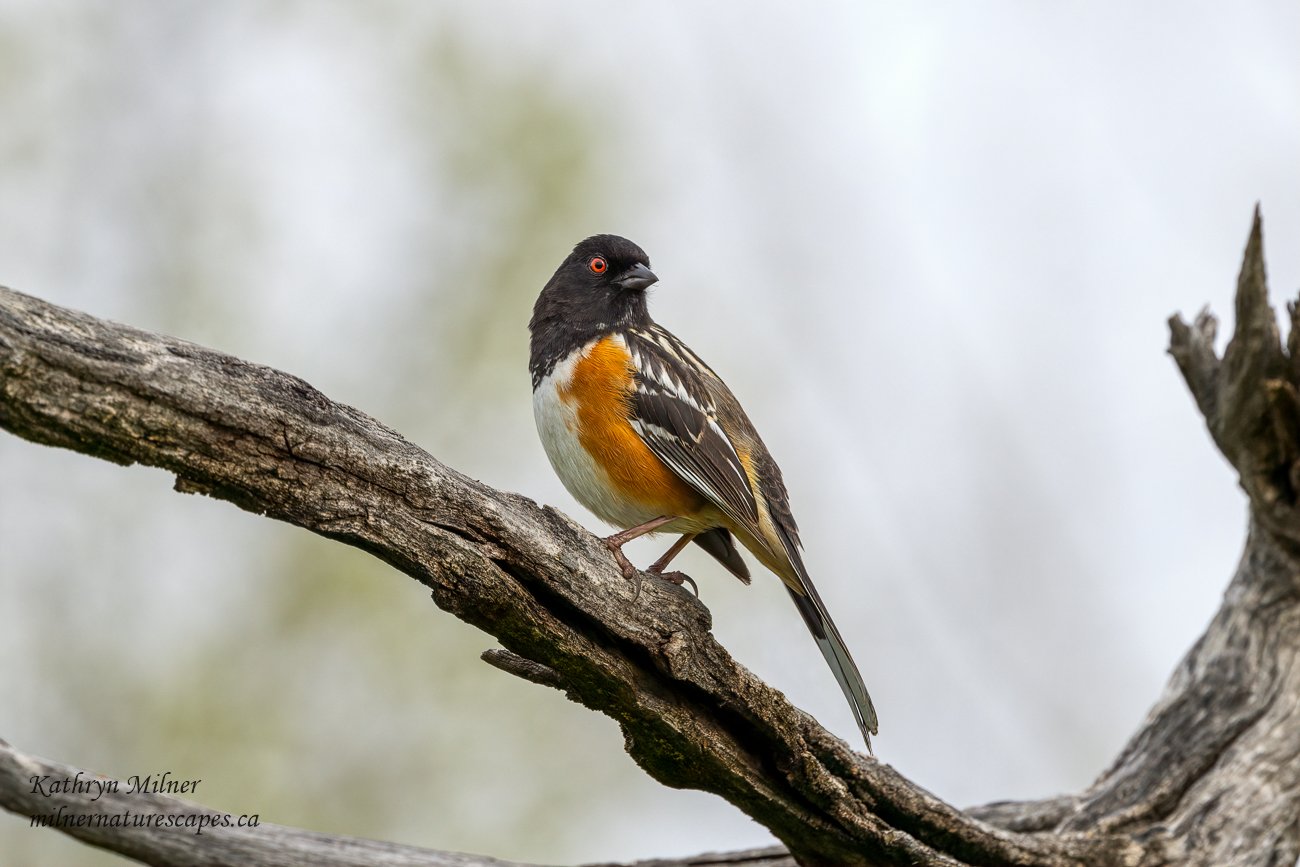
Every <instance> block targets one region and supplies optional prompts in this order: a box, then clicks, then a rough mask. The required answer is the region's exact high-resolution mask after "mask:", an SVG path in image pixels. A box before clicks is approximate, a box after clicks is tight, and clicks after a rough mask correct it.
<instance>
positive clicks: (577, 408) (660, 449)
mask: <svg viewBox="0 0 1300 867" xmlns="http://www.w3.org/2000/svg"><path fill="white" fill-rule="evenodd" d="M658 279H659V278H658V277H657V276H656V275H655V273H654V272H653V271H652V270H650V259H649V257H648V256H647V255H646V253H645V251H644V250H642V249H641V247H639V246H637V245H636V244H635V243H633V242H632V241H629V240H628V239H626V238H623V237H621V236H618V235H593V236H592V237H590V238H586V239H585V240H583V241H580V242H579V243H578V244H577V245H576V246H575V247H574V248H573V250H572V252H571V253H569V255H568V256H567V257H566V258H565V259H564V261H563V262H561V263H560V266H559V268H557V269H556V271H555V274H554V275H553V276H552V277H551V279H550V280H549V281H547V283H546V284H545V286H544V287H543V288H542V291H541V293H540V294H539V295H538V297H537V302H536V304H535V305H534V307H533V314H532V319H531V320H530V322H529V325H528V328H529V332H530V347H529V349H530V352H529V364H528V367H529V372H530V373H531V375H532V386H533V415H534V418H535V420H536V422H537V430H538V434H539V436H540V438H541V441H542V446H543V449H544V450H545V452H546V455H547V457H548V458H549V460H550V463H551V466H552V467H553V468H554V470H555V472H556V474H557V475H558V476H559V477H560V481H561V482H562V483H563V484H564V486H565V488H567V489H568V491H569V493H570V494H572V495H573V497H574V499H576V500H577V501H578V502H579V503H581V504H582V505H583V506H584V507H585V508H587V509H589V510H590V511H591V512H592V513H594V514H595V515H596V517H598V518H600V519H601V520H602V521H605V522H606V523H609V524H612V525H613V526H615V527H618V528H620V529H619V531H618V532H616V533H614V534H613V535H611V536H609V537H607V538H606V539H604V542H605V545H606V546H607V547H608V548H609V550H610V551H611V552H612V554H613V556H614V559H615V561H616V562H617V564H618V566H619V568H620V571H621V572H622V574H623V576H624V577H625V578H628V579H630V580H636V581H638V585H637V586H638V592H639V588H640V584H639V578H640V576H639V573H638V571H637V569H636V567H635V566H633V565H632V563H631V562H630V561H629V560H628V558H627V556H626V555H625V554H624V553H623V546H624V545H625V544H626V543H628V542H630V541H631V540H633V539H635V538H638V537H640V536H644V535H647V534H651V533H675V534H678V535H679V538H678V539H677V540H676V541H675V542H674V543H673V544H672V546H671V547H670V548H669V549H668V550H667V551H666V552H665V553H664V555H663V556H662V557H660V558H659V559H658V560H656V561H655V562H654V563H653V564H652V565H651V566H650V567H649V568H648V569H647V570H646V572H647V573H649V574H651V575H656V576H658V577H660V578H663V579H666V580H668V581H671V582H673V583H675V584H678V585H680V584H682V583H683V582H686V581H690V583H691V584H692V585H694V581H692V580H691V579H690V578H689V577H688V576H685V575H683V574H682V573H680V572H670V571H667V568H668V566H669V564H670V563H671V562H672V560H673V558H674V557H676V556H677V555H678V554H679V553H681V551H682V550H683V549H684V548H685V547H686V545H687V544H689V543H691V542H694V543H695V544H696V545H699V546H700V547H702V548H703V549H704V550H705V551H707V552H708V553H709V554H710V555H712V556H713V557H714V558H715V559H717V560H718V561H719V562H720V563H721V564H722V565H723V567H725V568H726V569H727V570H728V571H729V572H731V574H733V575H735V576H736V577H737V578H739V579H740V580H741V581H743V582H744V583H746V584H749V583H750V573H749V568H748V566H747V564H746V563H745V561H744V559H743V558H742V557H741V556H740V553H739V551H738V550H737V548H736V541H737V540H739V541H740V543H741V545H743V546H744V547H745V548H746V549H747V550H748V551H749V552H750V553H751V554H753V556H754V557H755V558H756V559H757V560H758V561H759V562H760V563H762V564H763V565H764V566H765V567H767V569H769V570H770V571H771V572H773V573H774V574H775V575H776V576H777V577H778V578H780V579H781V581H782V582H783V583H784V584H785V587H786V590H788V591H789V594H790V597H791V599H793V600H794V604H795V607H796V608H797V609H798V611H799V613H800V614H801V615H802V617H803V621H804V623H805V624H806V625H807V627H808V630H809V631H810V632H811V633H812V635H813V638H814V639H815V640H816V642H817V646H818V648H819V649H820V650H821V653H822V655H823V656H824V657H825V659H826V662H827V664H828V665H829V666H830V669H831V671H832V672H833V673H834V675H835V679H836V681H837V682H838V683H839V686H840V689H841V690H842V691H843V693H844V697H845V698H846V699H847V700H848V703H849V707H850V708H851V709H852V712H853V717H854V720H855V721H856V723H857V725H858V728H859V729H860V730H861V732H862V737H863V739H864V740H865V742H866V746H867V751H868V752H872V749H871V736H872V735H874V734H876V733H877V732H878V721H877V717H876V710H875V707H874V706H873V705H872V703H871V696H870V695H869V694H868V692H867V687H866V684H865V683H864V682H863V680H862V675H861V673H860V672H859V671H858V667H857V664H856V663H855V662H854V661H853V657H852V655H851V654H850V653H849V649H848V646H847V645H846V644H845V643H844V639H843V637H842V636H841V635H840V632H839V629H838V628H836V626H835V622H834V621H833V620H831V616H830V612H829V611H827V609H826V604H825V603H824V602H823V601H822V598H821V596H820V595H819V594H818V592H817V588H816V587H815V586H814V585H813V582H812V579H811V578H810V577H809V575H808V570H807V568H806V567H805V565H804V562H803V556H802V553H801V549H802V545H801V543H800V541H799V529H798V526H797V525H796V524H795V520H794V514H793V513H792V512H791V509H790V498H789V495H788V494H787V493H786V488H785V482H784V480H783V479H782V476H781V469H780V467H778V466H777V464H776V461H775V460H773V459H772V456H771V454H770V453H769V452H768V450H767V447H766V446H765V445H764V444H763V440H762V439H761V438H760V437H759V435H758V432H757V431H756V430H755V428H754V425H753V424H752V423H751V422H750V420H749V417H748V416H747V415H746V414H745V411H744V409H743V408H742V407H741V405H740V402H739V401H738V400H737V399H736V397H735V395H733V394H732V392H731V389H730V388H728V387H727V385H726V384H725V383H724V382H723V381H722V379H721V378H720V377H719V376H718V375H717V374H716V373H714V372H713V369H712V368H711V367H709V366H708V365H707V364H705V363H704V361H703V360H702V359H701V358H700V357H699V356H698V355H696V354H695V352H694V351H692V350H691V349H690V348H689V347H688V346H687V345H686V344H685V343H684V342H682V340H681V339H679V338H678V337H676V336H675V335H673V334H672V333H671V332H669V331H668V330H667V329H665V328H664V327H662V326H661V325H659V324H657V323H656V322H655V321H654V320H653V319H652V318H651V317H650V313H649V307H648V300H647V296H646V290H647V289H649V288H650V287H651V286H652V285H654V284H655V283H656V282H658Z"/></svg>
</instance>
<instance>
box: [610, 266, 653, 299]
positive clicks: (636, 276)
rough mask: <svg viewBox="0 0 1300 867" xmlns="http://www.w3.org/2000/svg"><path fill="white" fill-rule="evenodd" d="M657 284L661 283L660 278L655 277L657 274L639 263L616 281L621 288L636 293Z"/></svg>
mask: <svg viewBox="0 0 1300 867" xmlns="http://www.w3.org/2000/svg"><path fill="white" fill-rule="evenodd" d="M657 282H659V278H658V277H656V276H655V272H653V271H651V270H650V269H649V268H647V267H646V266H644V265H642V264H640V263H639V262H638V263H637V264H635V265H633V266H632V267H631V268H628V269H627V270H626V271H624V272H623V273H622V274H620V275H619V277H618V279H617V280H615V281H614V283H615V284H616V285H617V286H618V287H619V288H622V289H627V290H630V291H635V292H639V291H641V290H642V289H645V288H647V287H649V286H652V285H654V284H655V283H657Z"/></svg>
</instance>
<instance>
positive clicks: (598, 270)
mask: <svg viewBox="0 0 1300 867" xmlns="http://www.w3.org/2000/svg"><path fill="white" fill-rule="evenodd" d="M587 267H588V268H590V269H591V273H593V274H604V273H605V272H606V271H607V270H609V263H607V262H606V261H605V260H604V259H602V258H601V257H600V256H596V257H595V258H593V259H592V260H591V261H590V262H588V263H587Z"/></svg>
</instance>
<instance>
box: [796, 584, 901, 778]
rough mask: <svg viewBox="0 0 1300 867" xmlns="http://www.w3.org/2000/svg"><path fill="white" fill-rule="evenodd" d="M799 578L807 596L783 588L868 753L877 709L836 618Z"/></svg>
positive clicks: (814, 589) (811, 588)
mask: <svg viewBox="0 0 1300 867" xmlns="http://www.w3.org/2000/svg"><path fill="white" fill-rule="evenodd" d="M800 571H802V570H800ZM800 577H802V578H803V581H802V582H801V583H802V584H803V586H804V588H805V589H806V590H807V591H808V592H807V594H806V595H805V594H803V593H800V592H799V591H797V590H795V589H793V588H791V587H790V586H789V585H786V590H789V591H790V598H791V599H793V600H794V604H795V607H796V608H798V609H799V613H800V614H802V615H803V622H804V623H806V624H808V631H809V632H811V633H812V634H813V638H815V639H817V647H819V648H820V649H821V652H822V656H824V657H826V663H827V665H829V666H830V667H831V671H832V672H833V673H834V675H835V679H836V680H837V681H839V684H840V689H841V690H843V691H844V697H845V698H847V699H848V700H849V707H851V708H852V709H853V718H854V719H855V720H856V721H857V723H858V728H859V729H861V730H862V739H863V740H865V741H866V742H867V752H869V753H872V749H871V736H872V735H874V734H875V733H876V732H877V731H878V730H879V725H878V723H877V720H876V709H875V707H874V706H873V705H872V704H871V696H870V695H869V694H868V693H867V685H866V684H865V683H863V682H862V674H861V673H860V672H859V671H858V666H857V664H856V663H854V662H853V657H852V656H851V655H850V654H849V649H848V647H847V646H845V644H844V639H843V638H841V637H840V631H839V630H838V629H836V628H835V621H833V620H831V615H830V613H829V612H828V611H827V610H826V605H825V603H823V602H822V600H821V596H819V595H818V594H817V588H816V587H814V586H813V584H812V581H810V580H808V578H807V577H806V575H801V576H800ZM872 754H873V755H874V753H872Z"/></svg>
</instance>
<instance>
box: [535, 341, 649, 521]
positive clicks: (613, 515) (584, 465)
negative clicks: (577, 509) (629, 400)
mask: <svg viewBox="0 0 1300 867" xmlns="http://www.w3.org/2000/svg"><path fill="white" fill-rule="evenodd" d="M590 348H591V347H590V346H588V347H585V348H584V349H583V351H582V352H581V353H578V352H575V353H573V354H572V355H571V356H569V357H568V358H567V359H565V360H564V361H563V362H561V363H560V364H557V365H556V366H555V370H553V371H551V373H550V375H549V376H547V377H546V378H545V379H543V380H542V381H541V383H540V384H539V385H538V386H537V388H536V389H535V390H534V391H533V418H534V419H535V420H536V421H537V433H538V434H539V435H540V436H541V438H542V448H544V449H545V450H546V456H547V457H548V458H550V460H551V466H552V467H554V468H555V474H556V475H557V476H559V477H560V481H561V482H563V483H564V487H565V488H567V489H568V491H569V493H570V494H573V498H574V499H575V500H577V501H578V502H579V503H582V505H584V506H586V507H587V508H588V509H590V510H591V511H592V512H593V513H594V514H595V515H596V517H598V518H600V519H601V520H602V521H606V522H608V523H610V524H613V525H614V526H616V527H622V528H627V527H635V526H636V525H638V524H644V523H645V522H646V521H649V520H651V519H653V518H657V517H659V515H658V514H656V513H652V512H646V511H645V510H644V509H642V508H638V507H637V506H636V504H634V503H630V502H628V501H627V500H625V499H623V498H622V497H619V496H617V495H616V494H614V485H613V483H612V482H611V481H610V480H609V476H608V475H606V473H605V471H604V470H603V469H601V467H600V466H599V465H598V464H597V463H596V462H595V461H594V460H592V458H591V456H590V455H588V454H587V450H586V449H584V448H583V447H582V443H581V442H579V441H578V411H577V408H576V407H575V406H574V405H573V404H572V403H566V402H565V401H562V400H560V397H559V391H560V388H561V387H563V386H566V385H568V382H569V380H570V378H572V376H573V368H574V367H575V366H576V365H577V363H578V359H579V358H581V357H582V356H583V355H585V354H586V352H587V350H588V349H590Z"/></svg>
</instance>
